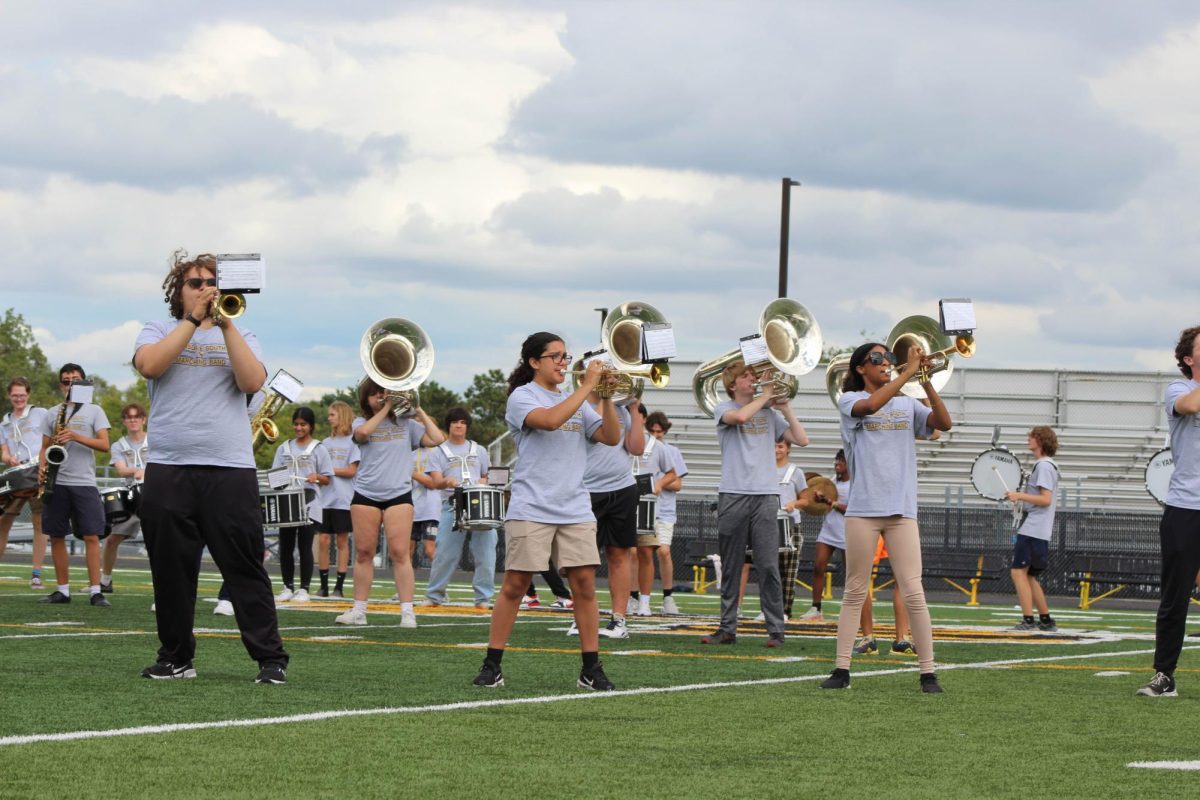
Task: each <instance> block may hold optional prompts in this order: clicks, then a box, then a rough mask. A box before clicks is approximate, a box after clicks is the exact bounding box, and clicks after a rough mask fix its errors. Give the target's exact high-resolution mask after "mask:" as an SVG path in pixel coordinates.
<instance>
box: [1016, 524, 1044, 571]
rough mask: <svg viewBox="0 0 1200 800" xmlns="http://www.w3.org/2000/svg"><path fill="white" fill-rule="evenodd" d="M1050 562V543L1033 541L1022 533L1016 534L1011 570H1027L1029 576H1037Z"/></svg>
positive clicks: (1041, 540) (1042, 540) (1039, 540)
mask: <svg viewBox="0 0 1200 800" xmlns="http://www.w3.org/2000/svg"><path fill="white" fill-rule="evenodd" d="M1049 560H1050V543H1049V542H1048V541H1046V540H1045V539H1034V538H1033V537H1032V536H1026V535H1024V534H1022V533H1018V534H1017V542H1016V544H1015V545H1014V546H1013V560H1012V568H1013V569H1025V568H1026V567H1028V568H1029V574H1030V575H1031V576H1032V575H1037V574H1038V573H1040V572H1043V571H1044V570H1045V569H1046V565H1047V563H1049Z"/></svg>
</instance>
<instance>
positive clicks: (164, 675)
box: [142, 661, 196, 680]
mask: <svg viewBox="0 0 1200 800" xmlns="http://www.w3.org/2000/svg"><path fill="white" fill-rule="evenodd" d="M142 677H143V678H153V679H154V680H166V679H170V678H194V677H196V668H195V667H193V666H192V662H190V661H189V662H188V663H186V664H172V663H171V662H169V661H158V662H155V663H153V664H151V665H150V666H148V667H146V668H145V669H144V670H142Z"/></svg>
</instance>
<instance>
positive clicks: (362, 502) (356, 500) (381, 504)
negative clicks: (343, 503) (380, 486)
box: [350, 492, 413, 511]
mask: <svg viewBox="0 0 1200 800" xmlns="http://www.w3.org/2000/svg"><path fill="white" fill-rule="evenodd" d="M412 504H413V501H412V492H405V493H404V494H402V495H400V496H399V497H393V498H392V499H391V500H372V499H371V498H369V497H364V496H363V495H361V494H359V493H358V492H355V493H354V497H353V498H352V499H351V500H350V505H352V506H370V507H371V508H378V509H379V510H380V511H387V510H388V509H389V508H391V507H392V506H411V505H412Z"/></svg>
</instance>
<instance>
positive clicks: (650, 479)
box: [625, 406, 681, 617]
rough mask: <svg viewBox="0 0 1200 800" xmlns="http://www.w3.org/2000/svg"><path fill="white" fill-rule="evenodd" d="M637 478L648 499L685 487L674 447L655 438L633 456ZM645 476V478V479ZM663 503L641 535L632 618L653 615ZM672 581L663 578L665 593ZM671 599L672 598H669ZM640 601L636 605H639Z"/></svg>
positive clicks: (648, 439)
mask: <svg viewBox="0 0 1200 800" xmlns="http://www.w3.org/2000/svg"><path fill="white" fill-rule="evenodd" d="M638 412H639V413H640V414H641V415H642V418H643V419H644V420H646V421H645V423H644V424H645V427H646V429H647V431H649V430H650V428H651V425H650V421H649V418H648V417H647V416H646V413H647V412H646V407H645V406H639V407H638ZM633 474H634V475H636V476H638V477H637V481H638V490H639V491H640V492H641V493H642V495H643V496H645V495H653V496H654V497H656V498H660V499H661V497H662V493H663V491H664V490H672V489H678V488H679V486H680V485H681V484H680V482H679V479H678V478H677V477H676V473H675V459H674V457H673V455H672V453H671V446H670V445H668V444H667V443H666V442H662V441H659V440H658V439H657V438H656V437H654V436H653V435H651V436H647V437H646V445H645V449H644V450H642V454H641V455H640V456H633ZM643 476H644V477H643ZM659 505H660V503H659V502H655V504H654V511H655V513H654V515H653V517H654V518H652V519H650V520H649V522H650V524H651V525H652V526H653V527H654V530H652V531H643V530H639V531H638V537H637V563H636V564H633V565H632V566H633V567H634V572H633V577H634V584H633V585H634V587H635V589H634V590H633V591H631V592H630V593H629V605H628V607H627V608H626V609H625V610H626V612H628V613H630V614H637V615H638V616H639V617H648V616H650V614H651V611H650V591H651V590H652V589H653V588H654V554H655V553H656V552H657V551H658V547H659V544H660V542H659V540H658V520H657V517H658V511H659ZM670 586H671V577H670V576H669V575H663V589H664V590H666V589H670ZM665 597H670V595H669V594H668V595H665ZM635 601H636V602H635Z"/></svg>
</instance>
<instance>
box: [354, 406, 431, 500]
mask: <svg viewBox="0 0 1200 800" xmlns="http://www.w3.org/2000/svg"><path fill="white" fill-rule="evenodd" d="M365 422H366V420H365V419H363V418H362V417H359V418H358V419H356V420H354V424H353V425H352V428H351V429H352V430H358V429H359V427H361V426H362V425H363V423H365ZM424 435H425V426H424V425H422V424H421V423H419V422H417V421H416V420H415V419H401V420H400V421H399V422H397V421H396V420H395V419H393V418H392V416H391V415H390V414H389V415H388V416H387V417H385V418H384V419H383V420H381V421H380V423H379V425H378V426H377V427H376V428H375V430H374V432H373V433H372V434H371V435H370V436H369V437H367V441H365V442H359V443H358V451H359V454H360V459H359V462H358V472H357V473H356V474H355V476H354V491H356V492H358V493H359V494H361V495H362V496H363V497H367V498H370V499H371V500H377V501H379V502H385V501H387V500H391V499H393V498H396V497H399V496H401V495H403V494H406V493H408V492H411V491H412V471H413V450H416V449H417V448H418V447H420V446H421V437H422V436H424Z"/></svg>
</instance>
